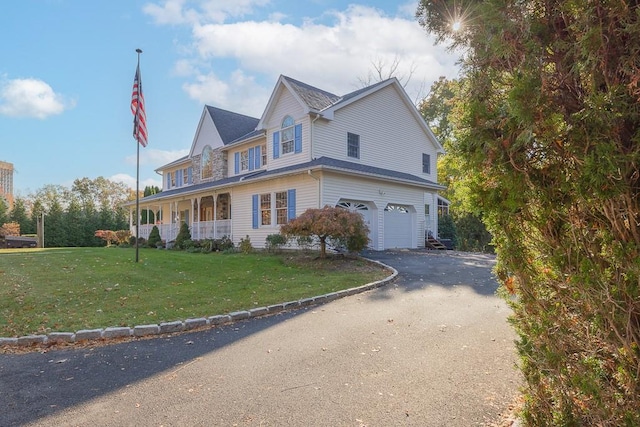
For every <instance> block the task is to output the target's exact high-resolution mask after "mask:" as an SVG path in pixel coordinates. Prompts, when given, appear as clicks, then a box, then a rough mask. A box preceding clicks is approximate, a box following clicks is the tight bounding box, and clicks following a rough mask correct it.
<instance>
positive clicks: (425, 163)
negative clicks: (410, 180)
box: [422, 153, 431, 173]
mask: <svg viewBox="0 0 640 427" xmlns="http://www.w3.org/2000/svg"><path fill="white" fill-rule="evenodd" d="M422 173H431V155H429V154H425V153H422Z"/></svg>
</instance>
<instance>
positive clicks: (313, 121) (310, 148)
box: [309, 113, 320, 160]
mask: <svg viewBox="0 0 640 427" xmlns="http://www.w3.org/2000/svg"><path fill="white" fill-rule="evenodd" d="M319 118H320V114H318V113H316V117H315V118H314V119H313V120H311V126H310V128H309V153H310V156H311V157H310V159H309V160H313V159H315V157H314V156H313V124H314V123H315V122H316V120H318V119H319Z"/></svg>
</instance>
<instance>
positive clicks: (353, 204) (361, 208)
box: [336, 199, 375, 247]
mask: <svg viewBox="0 0 640 427" xmlns="http://www.w3.org/2000/svg"><path fill="white" fill-rule="evenodd" d="M336 206H337V207H339V208H344V209H347V210H349V211H351V212H358V213H359V214H360V215H362V219H363V220H364V223H365V224H366V225H367V227H369V246H373V245H374V243H375V241H374V239H375V234H374V233H375V228H374V227H373V226H372V225H371V210H370V209H369V206H368V204H367V202H358V201H354V200H343V199H340V201H339V202H338V204H337V205H336ZM374 247H375V246H374Z"/></svg>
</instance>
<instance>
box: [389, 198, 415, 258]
mask: <svg viewBox="0 0 640 427" xmlns="http://www.w3.org/2000/svg"><path fill="white" fill-rule="evenodd" d="M411 229H412V227H411V213H410V211H409V209H408V208H407V207H406V206H403V205H393V204H389V205H387V207H386V208H385V210H384V248H385V249H392V248H410V247H411Z"/></svg>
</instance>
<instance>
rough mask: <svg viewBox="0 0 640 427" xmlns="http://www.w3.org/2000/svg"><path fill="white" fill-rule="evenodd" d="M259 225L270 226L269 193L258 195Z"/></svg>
mask: <svg viewBox="0 0 640 427" xmlns="http://www.w3.org/2000/svg"><path fill="white" fill-rule="evenodd" d="M260 225H271V193H267V194H261V195H260Z"/></svg>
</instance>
